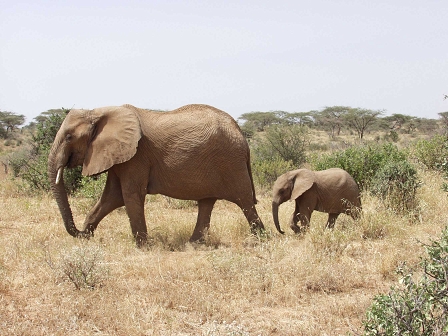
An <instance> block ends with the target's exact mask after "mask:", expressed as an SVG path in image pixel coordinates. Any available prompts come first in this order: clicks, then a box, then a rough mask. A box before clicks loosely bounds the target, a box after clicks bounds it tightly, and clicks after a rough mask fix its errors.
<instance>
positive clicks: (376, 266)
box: [0, 168, 448, 335]
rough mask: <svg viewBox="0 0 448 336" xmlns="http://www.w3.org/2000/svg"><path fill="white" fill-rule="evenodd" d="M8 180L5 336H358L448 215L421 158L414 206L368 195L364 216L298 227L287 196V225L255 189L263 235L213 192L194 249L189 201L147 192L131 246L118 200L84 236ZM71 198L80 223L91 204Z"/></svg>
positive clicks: (3, 197) (2, 274) (2, 230)
mask: <svg viewBox="0 0 448 336" xmlns="http://www.w3.org/2000/svg"><path fill="white" fill-rule="evenodd" d="M2 178H3V179H2V180H1V181H0V209H1V210H0V316H1V318H0V334H1V335H67V334H70V335H347V334H352V335H359V334H361V333H362V321H363V319H364V318H365V312H366V310H367V308H368V307H369V306H370V304H371V302H372V299H373V297H374V296H375V295H376V294H378V293H386V292H388V291H389V289H390V286H393V285H396V284H397V281H398V275H397V274H396V272H395V271H396V269H397V267H399V266H400V265H402V264H403V263H406V264H407V265H408V266H411V267H412V266H413V265H416V264H417V263H418V262H419V260H420V257H421V256H423V255H424V248H423V247H422V246H421V244H420V243H419V241H420V242H429V240H430V239H436V238H438V237H439V236H440V232H441V230H442V229H443V228H444V227H445V226H446V225H447V224H448V219H447V216H446V214H447V213H448V205H447V195H446V193H445V192H443V191H442V190H441V188H440V186H441V184H442V182H443V178H442V176H441V175H440V174H438V173H435V172H431V171H425V170H423V168H419V178H420V180H421V181H422V187H421V188H420V189H419V192H418V199H419V211H418V213H416V214H414V216H412V217H410V216H402V215H398V214H396V213H393V212H392V211H390V210H387V209H385V208H384V204H383V203H381V202H380V200H379V199H377V198H374V197H372V196H370V195H369V194H363V195H362V202H363V217H362V218H361V219H360V220H359V221H357V222H355V221H353V220H352V219H351V218H349V217H348V216H345V215H341V216H340V217H339V219H338V221H337V222H336V226H335V229H334V230H331V231H330V230H325V229H324V224H325V221H326V215H325V214H321V213H318V212H315V213H314V214H313V218H312V222H311V228H310V230H309V231H308V232H307V233H306V234H304V235H301V236H295V235H293V233H292V231H291V230H290V229H289V228H288V225H287V222H288V221H289V217H290V214H291V212H292V209H293V203H291V202H288V203H285V204H284V205H282V206H281V207H280V222H281V224H282V226H283V228H284V229H285V231H286V232H287V234H285V235H284V236H282V235H279V234H278V233H277V232H276V231H275V228H274V225H273V222H272V219H271V209H270V208H271V199H270V192H269V191H262V190H259V189H257V198H258V200H259V203H258V205H257V210H258V212H259V215H260V217H261V218H262V220H263V221H264V224H265V226H266V228H267V235H266V236H262V237H253V236H251V235H250V234H249V227H248V224H247V222H246V220H245V218H244V216H243V213H242V212H241V211H240V210H239V208H237V206H235V205H233V204H231V203H228V202H225V201H219V202H217V204H216V206H215V209H214V211H213V214H212V225H211V230H210V233H209V237H208V241H207V244H204V245H196V244H194V245H192V244H189V243H188V239H189V237H190V235H191V233H192V231H193V227H194V223H195V220H196V214H197V209H196V207H195V206H194V204H193V202H187V201H177V200H170V199H167V198H165V197H163V196H159V195H158V196H148V197H147V202H146V208H145V212H146V218H147V222H148V229H149V236H150V245H149V246H148V248H145V249H137V248H136V247H135V243H134V241H133V240H132V237H131V230H130V226H129V222H128V219H127V215H126V212H125V210H124V208H122V209H118V210H116V211H114V212H112V213H111V214H110V215H108V216H107V217H106V218H105V219H104V220H103V221H102V222H101V223H100V225H99V227H98V229H97V231H96V234H95V237H94V238H93V239H91V240H89V241H83V240H78V239H74V238H72V237H71V236H69V235H68V234H67V232H66V231H65V229H64V227H63V224H62V220H61V217H60V214H59V211H58V209H57V205H56V203H55V202H54V200H53V199H52V198H51V197H50V196H45V195H36V196H34V197H30V196H25V195H24V193H23V192H22V191H21V190H20V188H19V187H18V186H17V184H16V183H14V182H12V181H11V180H10V179H9V178H8V177H5V176H3V177H2ZM71 204H72V210H73V212H74V218H75V222H76V223H77V225H78V226H80V225H81V224H82V222H83V220H84V218H85V215H86V213H87V211H88V210H89V209H90V207H91V205H92V201H91V200H89V199H82V198H72V199H71ZM88 256H93V258H92V259H91V260H90V261H91V262H92V265H93V267H94V269H92V270H91V273H90V274H92V275H93V276H94V277H93V278H91V279H90V280H89V281H90V285H91V286H93V287H94V288H93V289H92V288H91V289H89V288H86V286H81V288H80V289H77V288H76V286H75V281H74V280H73V279H72V280H70V279H69V278H68V277H67V274H69V271H70V270H71V269H72V270H73V269H75V268H76V267H77V264H76V263H77V262H79V261H80V260H81V263H88V261H86V260H87V259H89V258H87V257H88ZM83 258H84V259H83ZM83 260H84V261H83Z"/></svg>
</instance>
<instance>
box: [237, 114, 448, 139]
mask: <svg viewBox="0 0 448 336" xmlns="http://www.w3.org/2000/svg"><path fill="white" fill-rule="evenodd" d="M384 114H385V111H384V110H370V109H365V108H359V107H350V106H329V107H325V108H323V109H322V110H320V111H309V112H292V113H290V112H285V111H269V112H249V113H244V114H242V115H241V116H240V117H239V118H238V120H239V122H240V124H241V128H242V130H243V132H244V134H245V135H246V136H247V137H251V136H252V135H253V134H254V133H255V132H263V131H265V130H266V128H267V127H269V126H273V125H299V126H308V127H310V128H314V129H320V130H324V131H326V132H327V133H328V135H329V136H330V138H335V137H336V136H339V135H340V134H341V132H343V131H349V132H354V133H355V134H357V136H358V138H360V139H362V138H363V137H364V135H365V134H366V132H367V131H373V130H384V131H390V132H396V131H398V130H400V131H401V132H405V133H413V132H415V131H420V132H422V133H432V132H434V131H435V130H437V129H438V128H439V120H437V119H427V118H419V117H413V116H408V115H404V114H397V113H396V114H392V115H390V116H383V115H384ZM439 116H440V120H441V122H442V126H444V128H446V129H448V112H441V113H439Z"/></svg>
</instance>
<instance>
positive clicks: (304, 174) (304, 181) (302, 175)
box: [291, 169, 315, 200]
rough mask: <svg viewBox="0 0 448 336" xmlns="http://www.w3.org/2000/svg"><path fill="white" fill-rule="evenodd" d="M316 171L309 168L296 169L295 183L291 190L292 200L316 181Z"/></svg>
mask: <svg viewBox="0 0 448 336" xmlns="http://www.w3.org/2000/svg"><path fill="white" fill-rule="evenodd" d="M314 181H315V180H314V173H313V172H312V171H311V170H308V169H298V170H296V171H295V178H294V185H293V188H292V192H291V200H295V199H296V198H297V197H299V196H300V195H302V194H303V193H304V192H305V191H307V190H308V189H310V188H311V187H312V186H313V183H314Z"/></svg>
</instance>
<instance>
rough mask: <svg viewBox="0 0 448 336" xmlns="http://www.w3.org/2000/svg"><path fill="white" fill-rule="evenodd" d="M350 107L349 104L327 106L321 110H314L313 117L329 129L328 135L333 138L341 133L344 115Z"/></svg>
mask: <svg viewBox="0 0 448 336" xmlns="http://www.w3.org/2000/svg"><path fill="white" fill-rule="evenodd" d="M350 109H351V107H349V106H327V107H325V108H324V109H323V110H322V111H320V112H316V113H315V117H316V119H317V120H318V122H319V123H320V124H322V125H323V126H324V127H327V128H328V129H329V131H330V137H331V138H334V137H335V136H336V135H339V134H340V133H341V129H342V126H343V124H344V116H345V115H347V114H348V112H349V111H350Z"/></svg>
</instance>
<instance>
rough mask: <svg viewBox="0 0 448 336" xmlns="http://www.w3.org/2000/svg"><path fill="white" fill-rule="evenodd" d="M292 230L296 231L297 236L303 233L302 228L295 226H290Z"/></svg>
mask: <svg viewBox="0 0 448 336" xmlns="http://www.w3.org/2000/svg"><path fill="white" fill-rule="evenodd" d="M290 228H291V230H293V231H294V233H295V234H300V232H301V231H302V230H301V228H300V226H297V225H295V224H292V225H290Z"/></svg>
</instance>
